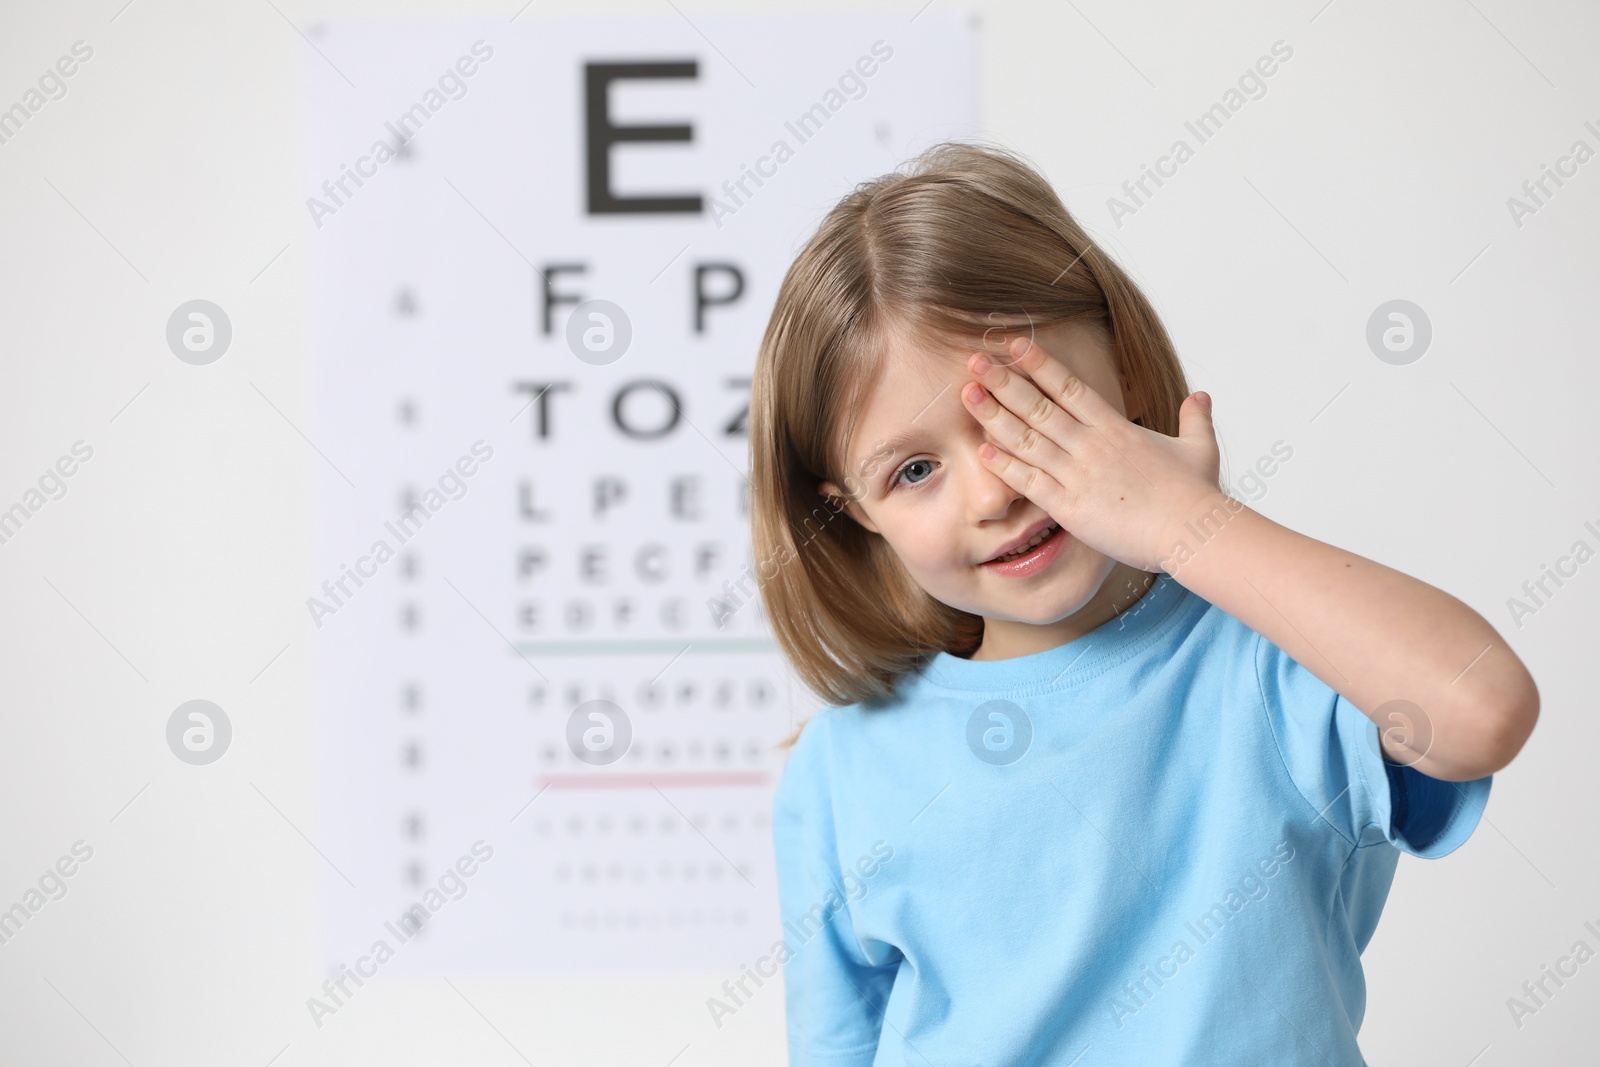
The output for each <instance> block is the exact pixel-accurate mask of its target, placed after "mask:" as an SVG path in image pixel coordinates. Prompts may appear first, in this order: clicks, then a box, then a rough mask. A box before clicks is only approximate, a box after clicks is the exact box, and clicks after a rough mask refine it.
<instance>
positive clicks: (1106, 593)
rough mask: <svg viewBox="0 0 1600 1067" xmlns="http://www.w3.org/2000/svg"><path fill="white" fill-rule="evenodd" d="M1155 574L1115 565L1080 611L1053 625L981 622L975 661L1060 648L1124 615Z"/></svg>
mask: <svg viewBox="0 0 1600 1067" xmlns="http://www.w3.org/2000/svg"><path fill="white" fill-rule="evenodd" d="M1159 577H1160V574H1159V573H1156V572H1152V571H1142V570H1139V569H1138V568H1137V567H1129V566H1127V565H1126V564H1123V563H1118V564H1116V565H1115V566H1113V567H1112V568H1111V573H1110V574H1108V575H1106V579H1105V581H1103V582H1101V583H1100V588H1099V589H1098V590H1096V592H1095V594H1094V596H1092V597H1091V598H1089V602H1088V603H1086V604H1084V606H1083V607H1081V608H1079V609H1078V610H1077V611H1075V612H1073V613H1072V614H1071V615H1068V616H1067V617H1066V618H1064V619H1057V620H1056V621H1055V622H1051V623H1045V624H1043V625H1038V624H1034V623H1027V622H1013V621H1010V620H1008V619H988V618H986V619H984V620H983V642H982V643H981V644H980V645H979V646H978V649H977V651H976V652H974V653H973V654H972V656H971V658H972V659H975V660H995V659H1011V658H1013V657H1015V656H1027V655H1031V654H1032V653H1035V652H1043V651H1045V650H1046V649H1051V648H1055V647H1057V646H1058V645H1064V644H1066V643H1067V642H1068V641H1074V640H1077V639H1078V638H1080V637H1082V636H1083V635H1084V634H1086V633H1088V632H1089V631H1091V630H1094V629H1097V628H1099V627H1101V626H1104V625H1105V624H1106V623H1108V622H1110V621H1111V620H1112V619H1114V618H1116V617H1117V616H1118V615H1121V614H1122V613H1123V612H1124V611H1127V610H1128V609H1129V608H1130V607H1132V606H1133V605H1134V604H1136V603H1138V601H1139V599H1140V598H1141V597H1143V596H1144V595H1145V594H1146V593H1147V592H1149V591H1150V587H1151V586H1152V585H1154V584H1155V580H1156V579H1157V578H1159Z"/></svg>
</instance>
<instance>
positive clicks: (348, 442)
mask: <svg viewBox="0 0 1600 1067" xmlns="http://www.w3.org/2000/svg"><path fill="white" fill-rule="evenodd" d="M3 10H4V14H3V25H4V27H5V30H6V32H5V33H4V34H0V72H3V77H0V191H3V193H4V198H3V203H0V248H3V249H4V254H3V255H0V309H3V327H0V329H3V333H0V336H3V339H4V344H3V348H0V352H3V359H4V378H3V382H4V388H3V389H0V603H3V604H4V605H5V611H4V615H3V623H0V627H3V629H0V656H3V660H0V693H3V694H4V696H3V700H4V723H5V743H4V744H3V745H0V799H3V803H4V813H5V816H4V821H3V825H4V840H3V848H0V1003H3V1004H4V1005H5V1009H4V1012H3V1015H0V1017H3V1018H4V1025H3V1026H0V1062H3V1063H5V1064H13V1063H15V1064H32V1063H40V1064H43V1063H50V1064H85V1065H95V1064H117V1063H123V1064H131V1065H136V1067H142V1065H144V1064H155V1063H166V1064H213V1063H219V1062H227V1063H237V1064H247V1065H251V1064H254V1065H261V1067H266V1065H269V1064H279V1065H283V1067H290V1065H298V1064H345V1063H385V1064H423V1063H434V1062H439V1061H440V1060H447V1061H449V1062H472V1063H486V1064H487V1063H504V1064H513V1063H518V1062H529V1063H531V1062H540V1063H586V1064H645V1065H661V1067H666V1065H668V1064H677V1065H680V1067H686V1065H690V1064H736V1063H737V1064H745V1063H766V1062H780V1061H781V1060H782V1058H783V994H782V986H781V979H769V980H767V981H766V982H765V983H764V984H759V985H758V984H755V983H752V982H750V981H749V980H748V979H745V981H746V986H745V990H746V992H745V993H744V994H741V995H740V996H739V997H738V998H737V999H735V998H733V996H732V995H731V994H730V993H728V992H727V990H728V988H729V984H730V983H737V982H739V981H740V980H741V979H742V978H744V976H745V975H746V974H747V973H748V972H747V968H748V967H749V966H750V965H751V964H752V963H753V962H754V961H755V959H756V958H757V957H758V956H759V955H761V954H762V953H763V952H765V951H767V949H768V948H769V946H771V945H772V943H773V942H774V941H775V940H776V939H777V938H778V937H780V936H781V931H780V930H779V927H778V923H777V918H776V907H775V892H776V887H775V882H774V877H773V872H772V859H771V846H770V840H769V837H768V832H769V831H768V827H767V823H766V820H767V812H768V809H769V806H770V802H771V792H772V789H773V787H774V786H775V784H776V781H777V777H778V775H779V774H780V773H781V769H782V754H781V751H780V750H778V749H776V748H775V747H774V746H775V744H776V742H778V741H779V740H780V739H782V738H783V737H785V736H786V735H788V734H789V733H790V732H791V731H792V730H793V728H794V726H795V725H796V724H797V723H799V722H800V721H803V720H804V719H805V718H807V717H809V716H810V715H811V714H812V713H813V712H814V711H815V710H816V708H817V702H816V700H815V698H813V697H812V696H810V695H809V694H807V693H806V692H805V691H804V690H803V688H801V687H800V686H799V685H798V684H797V682H796V681H795V679H794V678H793V677H792V676H791V675H790V673H789V672H788V671H787V670H786V669H785V667H784V665H783V663H782V661H781V659H780V658H779V657H778V656H777V654H776V650H775V646H774V644H773V642H772V641H771V639H770V635H769V631H768V629H767V627H766V624H765V621H764V619H763V617H762V614H761V608H760V605H759V603H758V602H756V600H755V599H754V584H753V581H752V580H751V578H750V571H751V568H752V565H753V561H752V560H751V559H750V552H749V545H748V535H747V524H748V513H747V510H746V505H747V499H748V497H747V492H748V484H747V482H746V479H745V473H746V471H747V469H748V467H747V440H746V437H745V430H744V421H745V404H746V401H747V398H748V386H749V376H750V372H751V369H752V367H753V364H754V358H755V349H756V345H757V343H758V341H759V339H760V336H761V332H762V330H763V328H764V326H765V323H766V316H767V314H768V312H769V311H770V308H771V305H772V301H773V298H774V295H775V293H776V290H777V287H778V285H779V283H780V282H781V280H782V276H783V272H784V270H785V269H786V267H787V265H788V263H789V261H790V260H791V259H792V257H793V255H794V253H795V252H796V251H797V250H798V248H799V247H800V245H801V244H802V243H803V242H804V240H805V239H806V237H807V236H808V235H809V234H810V232H811V231H812V230H813V229H814V227H815V226H816V224H817V222H818V220H819V219H820V218H821V217H822V215H823V214H824V213H825V212H826V211H827V209H828V208H829V207H830V206H831V205H832V204H833V203H834V202H836V201H837V200H838V198H839V197H841V196H842V195H844V194H845V193H846V192H848V191H849V189H850V188H851V187H852V185H853V184H854V183H856V182H858V181H861V180H864V179H867V178H871V177H874V176H876V175H878V174H880V173H883V172H886V171H888V170H891V169H893V168H894V167H895V166H896V165H897V164H899V163H901V162H903V161H904V160H906V159H908V158H909V157H910V156H912V155H914V154H915V153H916V152H917V151H919V150H920V149H921V148H923V147H926V146H927V145H928V144H931V143H933V142H935V141H938V140H944V139H973V138H976V139H983V140H987V141H990V142H993V143H999V144H1004V145H1006V146H1008V147H1011V148H1013V149H1015V150H1017V151H1019V152H1021V153H1022V154H1023V155H1024V156H1026V157H1027V158H1028V159H1030V160H1031V161H1033V162H1034V163H1035V164H1036V165H1037V166H1039V167H1040V169H1041V170H1042V171H1044V172H1045V173H1046V175H1047V176H1048V177H1049V178H1050V179H1051V181H1052V182H1053V183H1054V185H1055V187H1056V188H1057V190H1058V191H1059V192H1060V194H1061V196H1062V198H1063V199H1064V200H1065V201H1066V203H1067V205H1068V207H1069V208H1070V209H1071V210H1072V211H1073V212H1074V214H1075V215H1077V217H1078V218H1079V219H1080V220H1081V221H1082V222H1083V224H1084V226H1085V227H1086V228H1087V229H1088V230H1089V231H1090V232H1091V234H1093V236H1094V237H1095V238H1096V239H1097V240H1099V241H1100V242H1101V243H1102V244H1103V245H1104V246H1105V247H1106V248H1107V249H1108V250H1109V251H1110V252H1111V253H1112V254H1113V255H1114V256H1115V257H1116V258H1117V259H1118V260H1119V261H1120V262H1121V263H1122V264H1123V265H1124V266H1125V267H1126V268H1127V269H1128V270H1129V271H1130V272H1131V273H1132V274H1133V276H1134V277H1135V278H1136V279H1137V280H1138V281H1139V283H1140V284H1141V285H1143V286H1144V287H1145V289H1146V292H1147V293H1148V295H1149V296H1150V298H1151V299H1152V301H1153V302H1154V304H1155V306H1156V308H1157V309H1158V311H1159V312H1160V313H1161V315H1162V316H1163V319H1164V321H1165V323H1166V324H1167V327H1168V329H1169V330H1170V331H1171V333H1172V335H1173V338H1174V340H1175V341H1176V343H1177V346H1178V351H1179V353H1180V355H1181V356H1182V358H1183V360H1184V363H1185V367H1186V369H1187V371H1188V373H1189V376H1190V379H1191V381H1192V383H1193V387H1194V388H1196V389H1201V388H1203V389H1205V390H1207V391H1208V392H1210V393H1211V394H1212V396H1213V397H1214V398H1215V402H1216V424H1217V427H1218V432H1219V437H1220V439H1221V442H1222V445H1223V448H1224V455H1225V460H1224V464H1225V465H1224V474H1225V476H1226V477H1227V478H1228V480H1229V482H1230V484H1231V485H1232V486H1233V490H1234V494H1235V495H1236V496H1238V497H1239V498H1240V499H1243V500H1245V501H1246V502H1248V503H1250V504H1251V506H1252V507H1254V508H1256V509H1257V510H1258V511H1261V512H1262V513H1264V514H1266V515H1268V516H1270V517H1272V518H1274V519H1276V520H1277V521H1279V522H1282V523H1284V524H1285V525H1288V526H1291V527H1292V528H1294V529H1297V530H1300V531H1302V532H1305V533H1307V534H1309V535H1311V536H1314V537H1317V538H1320V539H1322V540H1326V541H1329V542H1331V543H1334V544H1337V545H1340V546H1341V547H1345V548H1348V549H1350V550H1351V551H1355V552H1358V553H1361V554H1362V555H1365V556H1368V557H1371V558H1373V559H1377V560H1379V561H1381V562H1383V563H1386V564H1388V565H1390V566H1393V567H1396V568H1398V569H1400V570H1403V571H1405V572H1406V573H1408V574H1412V575H1415V576H1417V577H1419V578H1421V579H1422V580H1424V581H1427V582H1430V583H1432V584H1434V585H1437V586H1439V587H1440V588H1442V589H1445V590H1447V591H1449V592H1451V593H1452V594H1454V595H1456V596H1458V597H1460V598H1461V599H1462V600H1464V601H1466V602H1467V603H1469V604H1470V605H1472V606H1473V607H1474V608H1475V609H1476V610H1477V611H1479V612H1480V613H1481V614H1483V615H1484V616H1485V617H1486V618H1488V619H1489V621H1490V622H1491V623H1492V624H1494V625H1495V626H1496V627H1497V628H1498V629H1499V630H1500V632H1501V633H1502V634H1503V635H1504V636H1505V638H1506V639H1507V641H1508V642H1509V643H1510V644H1511V646H1512V647H1513V649H1514V650H1515V651H1516V653H1517V654H1518V655H1519V656H1520V657H1521V658H1522V659H1523V660H1524V661H1525V662H1526V663H1527V664H1528V666H1529V667H1530V669H1531V670H1532V671H1533V673H1534V676H1535V678H1536V679H1537V680H1538V682H1539V686H1540V691H1541V694H1542V699H1543V714H1542V718H1541V721H1540V725H1539V728H1538V729H1537V731H1536V732H1535V734H1534V736H1533V738H1532V740H1531V742H1530V743H1529V744H1528V746H1527V747H1526V748H1525V749H1524V751H1523V753H1522V754H1521V755H1520V756H1519V757H1518V759H1517V760H1516V762H1515V763H1514V764H1513V765H1511V766H1510V767H1509V768H1507V769H1506V770H1504V771H1503V772H1501V773H1500V774H1498V775H1496V784H1495V788H1494V792H1493V795H1492V797H1491V800H1490V803H1489V805H1488V808H1487V810H1486V813H1485V817H1484V819H1483V821H1482V823H1481V824H1480V825H1479V827H1478V829H1477V830H1476V832H1475V833H1474V834H1473V836H1472V838H1471V839H1470V840H1469V841H1468V842H1467V843H1466V844H1465V845H1464V846H1462V848H1460V849H1459V850H1458V851H1457V852H1455V853H1453V854H1452V855H1450V856H1449V857H1447V858H1446V859H1443V860H1438V861H1421V860H1417V859H1415V858H1413V857H1409V856H1407V857H1405V858H1403V859H1402V861H1401V863H1400V867H1399V871H1398V874H1397V877H1396V881H1395V886H1394V890H1393V892H1392V894H1391V896H1390V900H1389V904H1388V907H1387V909H1386V911H1385V914H1384V917H1383V920H1382V922H1381V923H1380V925H1379V927H1378V932H1377V934H1376V937H1375V938H1374V940H1373V942H1372V944H1371V946H1370V947H1369V948H1368V950H1367V952H1366V955H1365V957H1364V959H1365V964H1366V968H1367V979H1368V1000H1367V1015H1366V1022H1365V1025H1364V1027H1363V1030H1362V1044H1363V1047H1364V1048H1365V1050H1366V1054H1367V1056H1368V1058H1369V1059H1370V1060H1371V1061H1372V1062H1374V1063H1388V1062H1400V1061H1402V1060H1406V1061H1411V1062H1424V1063H1441V1064H1463V1065H1464V1064H1469V1063H1471V1064H1476V1065H1482V1067H1487V1065H1490V1064H1525V1063H1549V1062H1580V1061H1582V1060H1584V1059H1585V1058H1586V1057H1590V1056H1592V1055H1593V1047H1592V1043H1593V1031H1592V1027H1585V1025H1584V1023H1583V1020H1584V1019H1586V1018H1591V1017H1592V1013H1593V1011H1594V1009H1595V1007H1596V1005H1597V1003H1600V974H1590V973H1588V972H1589V971H1590V970H1595V969H1597V968H1600V964H1588V960H1589V959H1590V958H1592V957H1593V955H1594V952H1595V950H1596V949H1597V948H1600V892H1597V890H1600V880H1597V876H1600V870H1597V866H1596V860H1595V852H1594V849H1593V847H1592V844H1591V843H1590V842H1592V841H1593V840H1594V831H1595V827H1596V818H1595V815H1596V812H1595V803H1594V799H1593V797H1594V789H1593V785H1592V773H1593V772H1592V770H1591V763H1592V753H1593V752H1594V751H1596V742H1597V741H1600V729H1597V727H1596V724H1595V720H1594V716H1593V715H1592V714H1590V709H1591V707H1592V703H1593V702H1592V699H1591V697H1590V695H1589V690H1590V688H1591V685H1590V683H1586V682H1585V681H1584V678H1585V677H1587V676H1586V675H1585V673H1584V672H1585V670H1586V668H1585V666H1584V665H1585V663H1587V662H1589V657H1590V655H1591V653H1592V646H1593V644H1594V635H1595V633H1596V632H1597V630H1596V623H1597V616H1596V611H1597V606H1600V564H1592V563H1590V562H1589V561H1590V560H1591V559H1592V558H1593V556H1594V555H1595V553H1596V551H1597V550H1600V477H1597V473H1596V472H1597V469H1600V468H1597V465H1596V462H1595V459H1594V456H1593V455H1592V449H1593V447H1594V446H1593V441H1592V436H1593V435H1592V433H1590V431H1589V430H1587V429H1585V428H1584V427H1586V426H1588V421H1587V420H1588V416H1587V415H1586V414H1585V413H1586V412H1587V411H1588V410H1589V409H1590V408H1591V407H1592V401H1591V398H1592V397H1593V396H1594V395H1595V388H1596V385H1597V384H1600V383H1597V380H1596V379H1597V371H1596V365H1595V361H1594V360H1593V358H1592V354H1593V350H1594V344H1593V340H1592V335H1593V328H1592V324H1591V323H1590V322H1589V318H1590V315H1589V314H1588V312H1587V310H1586V309H1587V308H1588V307H1589V305H1590V303H1591V302H1592V299H1593V294H1594V293H1595V292H1596V287H1597V283H1600V278H1597V273H1600V271H1597V261H1596V255H1595V247H1596V237H1597V234H1600V229H1597V212H1600V173H1596V172H1597V171H1600V163H1596V162H1595V161H1594V156H1595V153H1596V151H1597V150H1600V79H1597V76H1596V74H1595V72H1594V66H1593V63H1592V62H1591V57H1590V56H1589V54H1588V53H1589V51H1590V45H1591V43H1592V42H1593V41H1594V40H1595V36H1596V32H1597V31H1600V14H1597V12H1596V11H1595V9H1594V8H1593V7H1592V6H1588V5H1582V4H1578V3H1575V2H1574V3H1554V2H1541V3H1531V4H1510V3H1506V2H1504V0H1450V2H1443V0H1441V2H1429V3H1422V4H1415V5H1406V6H1405V7H1403V8H1399V9H1397V8H1393V7H1387V6H1380V5H1376V4H1372V3H1359V2H1353V0H1331V2H1330V0H1308V2H1305V3H1294V4H1267V3H1227V4H1221V5H1206V6H1205V7H1204V8H1196V7H1194V6H1192V5H1184V4H1178V3H1173V2H1166V0H1163V2H1159V3H1145V4H1138V5H1123V4H1111V3H1106V2H1103V0H1095V2H1081V3H1069V4H1065V5H1057V4H1045V3H980V4H976V5H965V6H959V7H958V6H952V5H947V4H945V3H943V2H942V0H941V2H937V3H934V2H929V3H925V4H922V3H909V4H893V5H875V6H872V7H868V8H862V7H859V6H851V5H834V6H831V7H830V6H827V5H821V6H819V5H798V4H706V3H689V2H686V0H666V2H664V3H643V4H633V3H612V2H604V0H603V2H599V3H590V4H585V5H575V4H562V3H558V2H555V0H533V2H529V3H524V2H523V0H509V2H506V3H456V4H445V3H408V4H401V3H391V4H382V5H379V4H363V3H344V2H324V3H316V4H311V3H299V2H288V0H253V2H243V3H235V4H228V5H215V4H201V3H194V2H179V0H132V2H127V0H108V2H105V3H94V4H81V3H68V4H54V5H25V4H20V3H16V2H15V0H11V2H7V3H5V4H4V5H3ZM1180 145H1181V146H1182V147H1181V148H1180V147H1179V146H1180ZM1285 451H1288V452H1289V453H1290V458H1288V459H1286V460H1285V459H1283V455H1284V452H1285ZM1258 461H1259V463H1258ZM1252 472H1253V473H1252ZM380 946H381V948H380ZM1580 946H1581V947H1580ZM1586 964H1587V966H1586ZM1552 973H1553V974H1556V975H1559V976H1560V981H1556V980H1553V979H1552V978H1551V977H1550V975H1551V974H1552ZM1541 982H1542V983H1543V984H1542V987H1541V984H1540V983H1541ZM719 1005H720V1007H719ZM1519 1005H1520V1007H1519Z"/></svg>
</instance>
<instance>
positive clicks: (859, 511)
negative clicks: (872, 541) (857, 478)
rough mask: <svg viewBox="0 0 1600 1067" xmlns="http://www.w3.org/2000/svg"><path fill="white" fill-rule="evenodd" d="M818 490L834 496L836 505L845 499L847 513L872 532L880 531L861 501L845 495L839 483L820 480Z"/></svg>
mask: <svg viewBox="0 0 1600 1067" xmlns="http://www.w3.org/2000/svg"><path fill="white" fill-rule="evenodd" d="M817 492H819V493H821V494H822V495H823V496H825V497H832V498H833V499H834V501H835V504H834V506H836V507H837V506H838V502H839V501H843V502H844V510H845V514H846V515H849V516H850V517H851V518H852V519H854V520H856V522H858V523H859V524H861V525H862V526H864V527H865V528H866V529H867V530H869V531H870V532H872V533H877V532H878V528H877V527H876V526H874V525H873V523H872V520H871V519H869V518H867V513H866V510H865V509H864V508H862V506H861V505H860V503H858V502H857V501H854V500H851V499H850V498H849V497H847V496H845V494H844V493H842V492H840V491H839V487H838V486H837V485H834V484H833V483H832V482H820V483H818V485H817Z"/></svg>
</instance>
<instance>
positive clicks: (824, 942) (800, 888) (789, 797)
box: [772, 711, 898, 1067]
mask: <svg viewBox="0 0 1600 1067" xmlns="http://www.w3.org/2000/svg"><path fill="white" fill-rule="evenodd" d="M828 729H829V723H828V715H827V713H826V711H824V712H823V713H820V714H818V715H816V716H815V717H813V718H812V719H811V720H810V721H809V722H808V723H807V724H806V726H805V728H804V729H803V730H802V731H801V733H800V738H799V740H797V741H796V742H795V745H794V748H793V750H792V751H791V752H790V754H789V761H788V763H787V765H786V766H785V767H784V770H783V777H782V779H781V780H780V782H779V784H778V790H777V795H776V796H775V797H774V799H773V808H772V841H773V851H774V855H775V858H776V860H777V872H778V904H779V911H780V913H781V916H782V920H783V935H784V936H783V942H784V946H785V949H786V952H785V953H784V957H783V982H784V997H785V1007H786V1010H787V1024H788V1037H789V1062H790V1063H792V1064H813V1063H814V1064H827V1065H828V1067H840V1065H843V1064H858V1063H859V1064H870V1063H871V1062H872V1060H873V1057H874V1055H875V1053H876V1052H877V1048H878V1035H879V1029H880V1027H881V1025H882V1022H881V1020H882V1018H883V1008H884V1004H885V1003H886V1002H887V1000H888V997H889V990H890V988H891V987H892V986H893V984H894V976H895V972H896V970H897V969H898V959H887V958H886V959H883V960H877V961H874V960H870V959H868V957H867V954H866V953H865V952H864V951H863V949H862V947H861V943H860V941H859V940H858V939H857V937H856V935H855V932H854V929H853V927H852V923H851V914H850V906H849V898H848V896H847V894H846V892H845V887H844V884H843V879H842V877H841V875H840V871H839V863H838V848H837V846H836V843H835V834H834V814H833V802H832V796H831V792H832V791H831V789H830V788H829V780H828V763H829V760H828V751H827V749H828V739H827V734H828Z"/></svg>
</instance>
